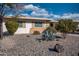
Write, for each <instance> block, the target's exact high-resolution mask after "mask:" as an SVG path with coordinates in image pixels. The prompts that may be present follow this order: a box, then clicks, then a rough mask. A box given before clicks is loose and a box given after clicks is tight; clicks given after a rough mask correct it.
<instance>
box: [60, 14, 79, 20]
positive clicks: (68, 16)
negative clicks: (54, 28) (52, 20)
mask: <svg viewBox="0 0 79 59" xmlns="http://www.w3.org/2000/svg"><path fill="white" fill-rule="evenodd" d="M61 18H70V19H76V18H79V14H76V13H74V14H72V13H71V14H63V15H62V16H61Z"/></svg>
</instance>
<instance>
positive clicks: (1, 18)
mask: <svg viewBox="0 0 79 59" xmlns="http://www.w3.org/2000/svg"><path fill="white" fill-rule="evenodd" d="M2 22H3V17H2V16H0V39H3V28H2Z"/></svg>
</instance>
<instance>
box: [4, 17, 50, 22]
mask: <svg viewBox="0 0 79 59" xmlns="http://www.w3.org/2000/svg"><path fill="white" fill-rule="evenodd" d="M4 18H13V17H11V16H6V17H4ZM18 19H30V20H49V19H48V18H36V17H25V16H22V17H21V16H20V17H18ZM49 21H50V20H49Z"/></svg>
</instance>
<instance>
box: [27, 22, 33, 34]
mask: <svg viewBox="0 0 79 59" xmlns="http://www.w3.org/2000/svg"><path fill="white" fill-rule="evenodd" d="M31 28H32V23H26V33H30V29H31Z"/></svg>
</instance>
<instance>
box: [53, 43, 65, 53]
mask: <svg viewBox="0 0 79 59" xmlns="http://www.w3.org/2000/svg"><path fill="white" fill-rule="evenodd" d="M54 51H56V52H58V53H60V52H62V51H64V47H63V46H62V45H60V44H56V45H55V46H54Z"/></svg>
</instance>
